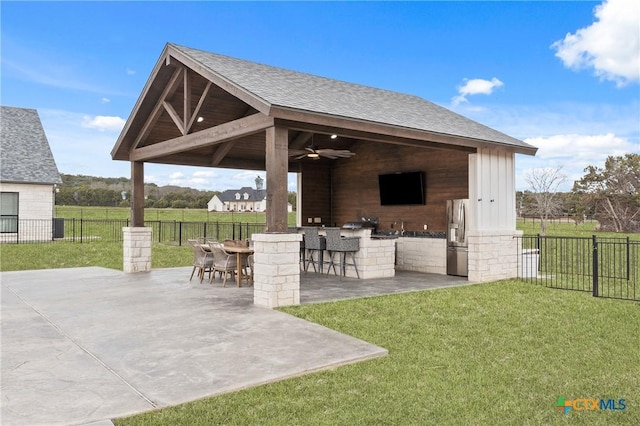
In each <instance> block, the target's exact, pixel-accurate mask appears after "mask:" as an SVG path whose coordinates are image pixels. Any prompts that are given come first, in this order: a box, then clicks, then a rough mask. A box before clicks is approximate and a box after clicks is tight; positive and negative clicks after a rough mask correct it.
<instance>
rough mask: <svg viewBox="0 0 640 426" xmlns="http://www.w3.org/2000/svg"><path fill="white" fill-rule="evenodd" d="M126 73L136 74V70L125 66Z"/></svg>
mask: <svg viewBox="0 0 640 426" xmlns="http://www.w3.org/2000/svg"><path fill="white" fill-rule="evenodd" d="M125 72H126V73H127V75H136V72H135V71H134V70H132V69H130V68H127V69H126V71H125Z"/></svg>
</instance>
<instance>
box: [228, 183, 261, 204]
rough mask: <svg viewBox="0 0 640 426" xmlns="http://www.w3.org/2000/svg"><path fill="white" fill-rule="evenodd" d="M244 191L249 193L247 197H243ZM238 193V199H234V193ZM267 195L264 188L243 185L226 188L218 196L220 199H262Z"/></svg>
mask: <svg viewBox="0 0 640 426" xmlns="http://www.w3.org/2000/svg"><path fill="white" fill-rule="evenodd" d="M245 192H246V193H247V194H248V195H249V199H247V200H245V199H244V194H245ZM238 193H239V194H240V199H239V200H237V199H236V194H238ZM266 195H267V191H266V190H264V189H254V188H251V187H248V186H243V187H242V188H240V189H227V190H226V191H224V192H223V193H222V194H220V195H219V196H218V198H220V201H222V202H225V201H262V200H264V197H265V196H266Z"/></svg>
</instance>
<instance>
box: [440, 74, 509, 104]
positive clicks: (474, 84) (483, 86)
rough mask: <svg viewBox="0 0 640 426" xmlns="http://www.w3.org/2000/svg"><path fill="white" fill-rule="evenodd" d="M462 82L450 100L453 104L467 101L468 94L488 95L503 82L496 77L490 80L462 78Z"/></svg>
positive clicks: (502, 84)
mask: <svg viewBox="0 0 640 426" xmlns="http://www.w3.org/2000/svg"><path fill="white" fill-rule="evenodd" d="M462 81H463V84H462V85H461V86H458V93H459V95H458V96H454V97H453V98H452V99H451V101H452V103H453V105H454V106H457V105H459V104H461V103H463V102H465V103H466V102H468V100H467V96H470V95H490V94H491V93H493V90H494V89H496V88H497V87H501V86H504V83H503V82H502V81H500V80H498V79H497V78H495V77H494V78H492V79H491V80H484V79H481V78H473V79H468V78H465V79H463V80H462Z"/></svg>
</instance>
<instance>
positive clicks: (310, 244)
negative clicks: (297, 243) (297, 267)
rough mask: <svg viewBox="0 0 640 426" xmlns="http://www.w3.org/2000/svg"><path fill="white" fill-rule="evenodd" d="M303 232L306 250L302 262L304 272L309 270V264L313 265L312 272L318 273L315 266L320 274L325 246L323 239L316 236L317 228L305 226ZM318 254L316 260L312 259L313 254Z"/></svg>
mask: <svg viewBox="0 0 640 426" xmlns="http://www.w3.org/2000/svg"><path fill="white" fill-rule="evenodd" d="M302 229H303V230H304V248H305V250H306V252H307V253H306V256H305V261H304V272H307V271H308V270H309V264H312V265H313V270H314V272H318V271H317V269H316V264H317V265H318V268H319V269H320V273H322V267H323V263H324V250H325V248H326V246H327V244H326V240H325V238H324V237H322V236H320V235H319V234H318V228H314V227H309V226H305V227H304V228H302ZM315 253H317V254H318V259H317V260H316V258H315V257H314V254H315Z"/></svg>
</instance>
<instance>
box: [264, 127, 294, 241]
mask: <svg viewBox="0 0 640 426" xmlns="http://www.w3.org/2000/svg"><path fill="white" fill-rule="evenodd" d="M288 135H289V131H288V130H287V129H286V128H284V127H279V126H274V127H269V128H268V129H267V131H266V145H267V146H266V166H267V206H266V207H267V212H266V216H267V232H287V222H288V221H287V218H288V212H287V198H288V197H287V196H288V194H289V192H288V187H287V172H288V163H289V156H288V154H289V150H288V143H289V136H288Z"/></svg>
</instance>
